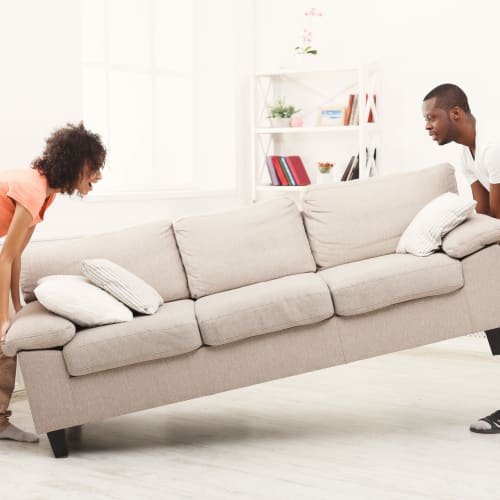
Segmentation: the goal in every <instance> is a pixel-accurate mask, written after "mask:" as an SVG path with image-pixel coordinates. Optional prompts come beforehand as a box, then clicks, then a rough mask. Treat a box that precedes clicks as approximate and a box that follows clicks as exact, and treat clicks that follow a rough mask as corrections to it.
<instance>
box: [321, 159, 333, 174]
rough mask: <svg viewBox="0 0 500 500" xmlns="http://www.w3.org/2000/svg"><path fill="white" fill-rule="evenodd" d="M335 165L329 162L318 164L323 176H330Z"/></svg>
mask: <svg viewBox="0 0 500 500" xmlns="http://www.w3.org/2000/svg"><path fill="white" fill-rule="evenodd" d="M333 165H334V164H333V163H330V162H329V161H319V162H318V168H319V171H320V172H321V173H322V174H329V173H330V170H331V169H332V167H333Z"/></svg>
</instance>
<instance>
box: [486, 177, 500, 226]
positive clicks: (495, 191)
mask: <svg viewBox="0 0 500 500" xmlns="http://www.w3.org/2000/svg"><path fill="white" fill-rule="evenodd" d="M489 203H490V215H491V216H492V217H495V218H497V219H500V184H490V199H489Z"/></svg>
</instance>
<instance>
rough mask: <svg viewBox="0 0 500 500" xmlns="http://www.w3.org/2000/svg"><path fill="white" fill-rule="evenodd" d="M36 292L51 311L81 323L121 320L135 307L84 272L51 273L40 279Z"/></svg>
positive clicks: (85, 325)
mask: <svg viewBox="0 0 500 500" xmlns="http://www.w3.org/2000/svg"><path fill="white" fill-rule="evenodd" d="M34 293H35V296H36V298H37V299H38V301H39V302H40V304H42V306H44V307H45V308H46V309H48V310H49V311H51V312H53V313H55V314H58V315H59V316H63V317H64V318H67V319H69V320H70V321H72V322H73V323H75V324H76V325H79V326H84V327H92V326H98V325H108V324H111V323H122V322H124V321H130V320H131V319H132V318H133V315H132V311H131V310H130V309H128V308H126V307H125V306H124V305H123V304H122V303H121V302H118V300H116V299H114V298H113V297H111V295H109V294H108V293H106V292H105V291H104V290H101V289H100V288H98V287H96V286H94V285H93V284H92V283H90V282H89V281H88V280H86V279H85V278H84V277H83V276H73V275H52V276H46V277H45V278H42V279H40V280H39V281H38V286H37V287H36V288H35V290H34Z"/></svg>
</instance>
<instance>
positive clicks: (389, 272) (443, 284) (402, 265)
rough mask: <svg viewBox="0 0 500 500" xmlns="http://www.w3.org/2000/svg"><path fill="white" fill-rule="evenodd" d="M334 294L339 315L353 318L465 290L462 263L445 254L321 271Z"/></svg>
mask: <svg viewBox="0 0 500 500" xmlns="http://www.w3.org/2000/svg"><path fill="white" fill-rule="evenodd" d="M318 274H319V276H320V277H321V278H322V279H324V280H325V282H326V283H327V285H328V287H329V288H330V290H331V293H332V296H333V303H334V306H335V314H338V315H339V316H352V315H356V314H363V313H367V312H369V311H375V310H377V309H381V308H383V307H387V306H391V305H393V304H398V303H400V302H406V301H409V300H415V299H418V298H422V297H431V296H434V295H442V294H446V293H450V292H453V291H455V290H458V289H459V288H462V286H463V285H464V279H463V275H462V266H461V264H460V261H458V260H455V259H452V258H450V257H448V256H447V255H445V254H443V253H435V254H432V255H430V256H428V257H415V256H414V255H409V254H391V255H383V256H380V257H374V258H372V259H365V260H361V261H359V262H351V263H349V264H343V265H341V266H337V267H333V268H331V269H326V270H323V271H319V273H318Z"/></svg>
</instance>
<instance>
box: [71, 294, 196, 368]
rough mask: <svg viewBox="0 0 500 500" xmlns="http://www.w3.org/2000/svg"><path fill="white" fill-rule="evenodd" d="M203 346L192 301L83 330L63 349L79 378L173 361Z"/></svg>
mask: <svg viewBox="0 0 500 500" xmlns="http://www.w3.org/2000/svg"><path fill="white" fill-rule="evenodd" d="M200 346H201V338H200V332H199V329H198V324H197V322H196V318H195V314H194V303H193V301H192V300H190V299H186V300H179V301H175V302H168V303H165V304H163V305H162V306H161V307H160V309H159V310H158V312H157V313H156V314H154V315H152V316H137V317H135V318H134V320H133V321H131V322H129V323H121V324H116V325H106V326H101V327H96V328H89V329H86V330H81V331H79V332H78V333H77V334H76V335H75V337H74V338H73V340H72V341H71V342H69V343H68V344H67V345H66V346H65V347H64V349H63V355H64V360H65V362H66V367H67V369H68V373H69V374H70V375H74V376H79V375H87V374H89V373H95V372H99V371H103V370H110V369H112V368H117V367H120V366H126V365H132V364H134V363H141V362H143V361H150V360H153V359H159V358H169V357H172V356H178V355H180V354H185V353H187V352H191V351H194V350H195V349H198V347H200Z"/></svg>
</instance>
